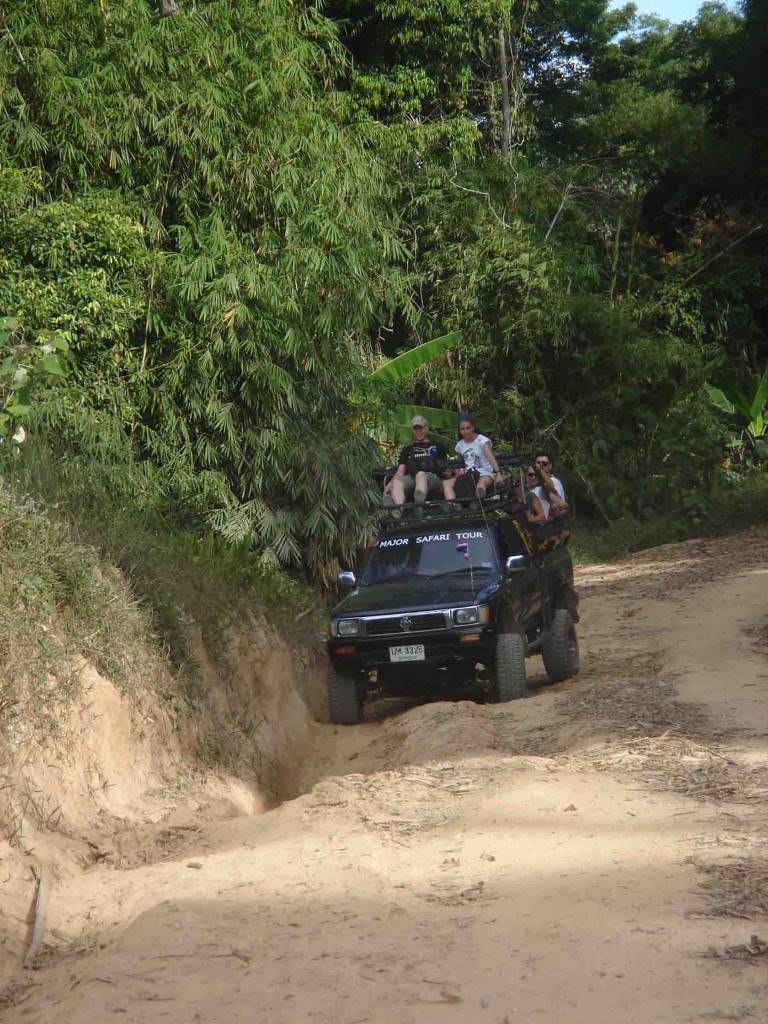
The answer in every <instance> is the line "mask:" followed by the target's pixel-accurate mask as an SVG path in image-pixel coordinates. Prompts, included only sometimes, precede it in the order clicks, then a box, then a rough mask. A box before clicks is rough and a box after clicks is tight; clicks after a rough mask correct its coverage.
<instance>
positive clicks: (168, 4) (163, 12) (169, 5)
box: [157, 0, 179, 18]
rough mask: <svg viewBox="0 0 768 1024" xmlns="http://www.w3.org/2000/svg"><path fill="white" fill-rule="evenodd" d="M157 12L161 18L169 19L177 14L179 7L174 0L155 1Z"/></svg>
mask: <svg viewBox="0 0 768 1024" xmlns="http://www.w3.org/2000/svg"><path fill="white" fill-rule="evenodd" d="M157 10H158V13H159V14H160V17H161V18H169V17H170V16H171V15H172V14H178V13H179V5H178V4H177V3H176V0H157Z"/></svg>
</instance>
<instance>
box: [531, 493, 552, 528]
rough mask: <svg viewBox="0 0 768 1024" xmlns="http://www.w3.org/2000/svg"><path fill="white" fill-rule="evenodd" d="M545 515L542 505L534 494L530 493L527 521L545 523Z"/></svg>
mask: <svg viewBox="0 0 768 1024" xmlns="http://www.w3.org/2000/svg"><path fill="white" fill-rule="evenodd" d="M546 521H547V517H546V516H545V514H544V506H543V505H542V504H541V502H540V501H539V499H538V498H537V497H536V495H535V494H532V495H531V508H530V510H529V511H528V522H529V523H546Z"/></svg>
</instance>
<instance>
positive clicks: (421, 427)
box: [384, 416, 448, 505]
mask: <svg viewBox="0 0 768 1024" xmlns="http://www.w3.org/2000/svg"><path fill="white" fill-rule="evenodd" d="M411 432H412V434H413V441H412V442H411V443H410V444H407V445H406V446H405V448H403V450H402V451H401V452H400V455H399V457H398V460H397V471H396V473H395V475H394V476H393V477H392V479H391V480H390V481H389V483H388V484H387V485H386V487H385V488H384V496H385V504H389V503H391V502H394V504H395V505H402V504H403V503H404V502H405V501H409V500H410V498H411V495H413V500H414V502H415V503H416V504H417V505H423V504H424V502H425V501H426V500H427V498H442V497H443V481H442V479H441V477H442V476H443V475H444V474H446V473H447V466H448V455H447V453H446V451H445V448H444V447H443V446H442V445H441V444H439V442H437V441H431V440H430V439H429V423H427V421H426V419H425V418H424V417H423V416H414V417H413V419H412V420H411ZM388 495H391V498H390V499H389V501H387V496H388Z"/></svg>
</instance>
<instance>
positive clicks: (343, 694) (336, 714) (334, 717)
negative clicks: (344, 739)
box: [328, 665, 363, 725]
mask: <svg viewBox="0 0 768 1024" xmlns="http://www.w3.org/2000/svg"><path fill="white" fill-rule="evenodd" d="M328 710H329V711H330V716H331V721H332V722H333V723H334V725H358V724H359V723H360V722H362V720H363V694H362V688H361V687H360V686H359V685H358V682H357V679H355V678H354V677H353V676H347V675H344V674H343V673H341V672H339V670H338V669H337V668H336V667H335V666H334V665H329V666H328Z"/></svg>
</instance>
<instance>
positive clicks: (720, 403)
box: [704, 384, 736, 416]
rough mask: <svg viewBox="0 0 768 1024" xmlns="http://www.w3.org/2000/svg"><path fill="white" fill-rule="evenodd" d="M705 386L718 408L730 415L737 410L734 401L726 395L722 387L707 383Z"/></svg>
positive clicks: (710, 398) (712, 401)
mask: <svg viewBox="0 0 768 1024" xmlns="http://www.w3.org/2000/svg"><path fill="white" fill-rule="evenodd" d="M704 387H705V389H706V392H707V394H708V395H709V400H710V402H711V403H712V405H714V407H715V408H716V409H719V410H720V412H727V413H728V415H729V416H732V415H733V413H734V412H736V409H735V408H734V405H733V402H731V401H729V400H728V399H727V398H726V397H725V395H724V394H723V392H722V391H721V390H720V388H716V387H714V386H713V385H712V384H705V385H704Z"/></svg>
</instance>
